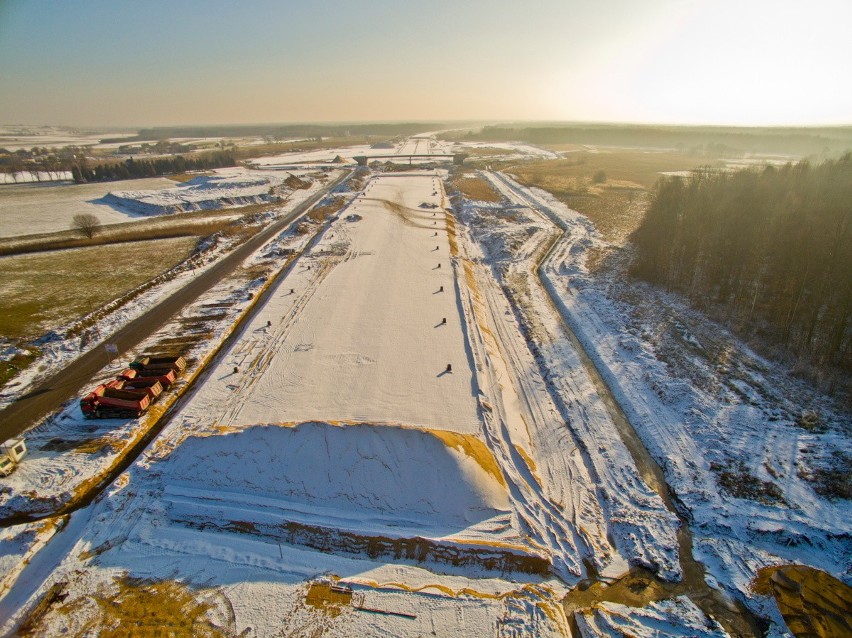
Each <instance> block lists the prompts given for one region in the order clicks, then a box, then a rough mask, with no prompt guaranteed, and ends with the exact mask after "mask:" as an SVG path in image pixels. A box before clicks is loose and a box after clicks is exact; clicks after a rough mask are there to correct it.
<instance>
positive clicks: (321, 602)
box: [305, 583, 352, 618]
mask: <svg viewBox="0 0 852 638" xmlns="http://www.w3.org/2000/svg"><path fill="white" fill-rule="evenodd" d="M305 603H307V604H308V605H310V606H311V607H313V608H314V609H319V610H320V611H322V612H323V613H325V614H328V615H329V616H331V617H332V618H334V617H336V616H339V615H340V613H341V612H342V611H343V610H344V609H345V608H346V607H348V606H349V605H351V604H352V592H351V591H347V590H345V589H344V588H341V587H338V586H336V585H333V584H332V583H311V584H310V586H309V587H308V593H307V595H306V596H305Z"/></svg>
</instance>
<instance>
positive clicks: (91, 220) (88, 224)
mask: <svg viewBox="0 0 852 638" xmlns="http://www.w3.org/2000/svg"><path fill="white" fill-rule="evenodd" d="M100 229H101V220H99V219H98V218H97V216H96V215H92V214H91V213H84V214H80V215H74V218H73V219H72V220H71V230H79V231H80V232H81V233H83V234H84V235H85V236H86V237H88V238H89V239H91V238H92V237H94V236H95V233H97V232H98V231H99V230H100Z"/></svg>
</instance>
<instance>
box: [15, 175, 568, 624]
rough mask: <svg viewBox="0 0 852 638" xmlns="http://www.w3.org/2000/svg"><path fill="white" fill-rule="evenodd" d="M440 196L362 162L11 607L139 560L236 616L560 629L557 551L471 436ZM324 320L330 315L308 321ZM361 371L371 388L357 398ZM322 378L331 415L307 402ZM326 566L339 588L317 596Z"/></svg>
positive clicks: (431, 178)
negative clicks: (535, 532)
mask: <svg viewBox="0 0 852 638" xmlns="http://www.w3.org/2000/svg"><path fill="white" fill-rule="evenodd" d="M441 203H443V189H442V185H441V183H440V177H439V176H438V175H436V174H423V175H411V174H405V175H402V176H382V177H379V178H376V179H374V180H372V181H371V182H369V183H368V185H367V187H366V188H365V191H364V192H363V193H361V194H359V195H357V196H356V197H355V198H354V199H353V200H352V202H351V204H350V206H349V207H348V208H345V209H344V210H342V211H341V212H340V213H339V215H338V217H337V219H336V220H333V221H332V223H331V224H330V225H328V226H327V227H324V229H323V230H322V232H321V233H320V234H319V235H317V237H316V240H315V241H313V242H312V246H311V248H310V250H309V252H307V253H305V254H304V255H303V256H302V257H301V258H300V259H299V260H298V261H296V262H295V265H294V266H293V268H292V269H291V270H290V271H289V274H288V275H287V276H286V277H285V278H284V279H283V280H282V281H280V282H279V284H278V288H277V290H276V291H275V293H274V294H273V296H272V298H271V299H270V300H269V303H268V304H267V305H266V306H264V307H263V308H262V309H261V311H260V312H259V313H258V315H257V317H256V318H255V320H254V323H253V324H249V325H248V326H246V327H245V328H244V330H243V331H242V334H241V336H240V338H239V339H238V340H237V342H236V343H235V345H234V347H233V348H232V349H231V350H229V351H228V352H226V353H223V354H222V355H221V356H220V357H219V362H220V363H219V365H218V367H213V368H211V369H210V370H209V373H208V374H206V375H205V380H204V382H203V384H202V385H201V387H200V388H199V390H198V391H197V392H196V393H195V394H194V395H193V397H192V399H191V400H190V402H189V403H188V405H187V406H186V407H185V408H184V410H183V411H181V412H180V413H179V414H177V415H176V416H175V418H173V419H172V420H171V422H170V424H169V426H168V427H167V428H166V430H165V431H164V432H163V433H162V434H161V436H160V438H159V440H158V441H157V443H156V444H155V445H154V446H152V447H151V448H150V449H149V451H148V452H147V453H146V455H145V456H144V457H143V458H142V459H140V461H139V462H137V463H136V464H135V465H134V466H133V467H132V468H131V469H130V470H129V471H128V472H127V473H125V474H124V475H123V476H122V477H121V478H120V479H119V480H118V481H117V482H116V483H115V484H114V486H113V487H112V490H111V494H110V495H109V496H108V497H107V498H105V499H103V500H102V501H101V502H100V503H99V504H97V505H96V506H95V507H94V508H89V509H87V510H84V511H81V512H79V513H77V514H75V515H74V517H72V518H73V520H72V523H71V525H70V527H69V529H68V530H67V533H63V535H62V541H61V542H59V541H58V540H57V542H55V543H53V544H51V545H50V546H49V548H48V550H47V551H43V552H40V553H39V554H38V555H37V556H36V558H35V561H34V564H33V566H32V567H31V568H28V569H27V570H25V573H24V574H23V575H22V576H21V577H20V579H19V580H18V585H17V586H16V587H15V588H14V589H13V590H12V591H11V592H10V593H9V594H8V595H7V596H6V597H5V598H3V600H2V601H0V616H4V617H7V618H8V617H9V616H11V615H12V612H13V610H16V609H18V608H20V607H21V606H22V605H23V603H24V602H25V601H26V600H27V599H28V598H29V596H31V595H33V594H34V593H36V592H38V591H45V590H47V589H49V588H51V587H53V586H54V585H56V586H60V587H61V586H62V585H60V583H62V582H65V583H68V582H72V581H73V588H72V589H73V591H72V599H73V601H74V602H72V603H71V604H72V605H74V606H75V607H76V609H77V611H76V612H75V613H74V614H70V615H58V616H57V615H53V616H51V617H50V618H49V620H48V625H46V626H47V627H49V628H50V629H49V631H50V632H52V633H53V632H62V631H64V630H66V629H73V628H75V627H81V626H82V624H85V623H86V622H89V621H91V620H92V619H93V618H96V617H97V615H98V614H99V613H100V612H99V609H100V607H99V606H98V605H95V606H91V601H93V600H102V599H103V598H104V597H105V596H109V595H110V594H109V592H110V591H113V590H114V589H115V588H116V587H119V586H120V583H121V582H122V581H121V579H122V578H123V576H124V575H126V574H130V575H131V576H133V577H135V578H153V579H156V580H163V579H166V580H168V579H175V578H176V579H178V580H180V581H183V582H187V583H194V584H196V585H197V586H200V587H202V588H204V591H207V592H212V593H210V594H209V595H208V594H204V599H205V600H206V601H210V600H215V602H216V604H215V605H214V609H215V610H216V611H217V613H218V612H223V614H222V617H224V618H226V619H227V618H230V620H227V622H225V621H222V620H221V618H220V617H219V616H216V618H218V620H217V623H218V624H217V626H222V622H225V626H227V627H231V628H233V631H234V633H240V632H242V631H244V630H246V629H248V628H251V630H252V635H259V636H271V635H278V634H279V633H280V632H281V631H289V632H294V631H295V632H297V633H298V632H304V631H306V630H307V629H306V628H309V629H310V631H317V630H322V631H323V632H324V633H323V635H328V636H350V635H353V632H354V633H355V634H356V635H363V636H383V635H388V633H390V634H391V635H399V636H418V635H423V634H429V633H430V632H432V631H433V630H434V629H438V635H443V633H444V631H445V630H449V628H453V629H452V633H453V634H454V635H466V636H482V635H512V634H513V633H517V632H520V635H537V636H560V635H562V636H564V635H566V632H567V625H566V619H565V617H564V614H563V613H562V612H561V608H560V604H559V600H560V597H561V592H562V591H563V589H562V585H561V584H559V583H558V581H551V580H546V579H544V578H542V574H546V573H547V572H548V571H549V568H548V563H549V561H548V560H547V558H546V557H547V550H546V549H544V548H543V547H539V545H538V543H537V542H530V540H528V538H527V536H526V534H524V533H523V532H522V530H519V529H518V528H517V519H516V518H515V516H514V513H513V505H512V504H511V500H512V495H511V492H512V490H514V489H515V486H514V485H510V484H507V482H506V480H505V478H504V477H503V474H502V472H501V469H500V467H499V466H498V464H497V463H496V461H495V458H494V456H493V455H492V453H491V451H490V450H489V448H488V447H487V446H486V444H484V443H483V441H482V439H481V438H480V437H479V436H478V435H479V434H480V431H481V430H480V426H479V419H478V403H477V400H476V387H477V386H476V382H475V378H474V368H473V367H472V359H471V356H470V354H469V353H468V352H467V350H466V345H465V343H466V341H465V339H466V333H465V331H464V326H463V324H462V321H463V313H462V311H461V310H460V302H459V296H458V295H459V294H460V293H459V286H463V283H462V282H460V281H458V280H457V279H456V277H457V275H456V274H455V273H456V272H458V271H456V270H455V269H454V268H452V267H451V265H450V255H449V253H450V251H451V247H450V242H449V239H448V237H449V234H448V232H447V230H446V221H445V220H444V211H443V210H442V209H441V208H434V209H433V208H425V207H421V206H420V205H421V204H437V205H439V206H440V204H441ZM433 212H434V216H433ZM436 233H437V234H436ZM436 247H437V248H436ZM439 259H441V260H443V261H441V262H440V263H442V267H441V268H438V267H437V264H438V263H439ZM356 280H357V282H356ZM374 280H375V281H374ZM297 286H298V288H299V289H298V291H296V292H294V293H292V294H290V292H289V290H290V289H291V288H293V289H294V290H295V289H296V287H297ZM441 286H443V287H444V291H443V292H440V287H441ZM353 287H355V288H357V290H358V291H360V294H351V292H350V291H348V290H347V289H348V288H353ZM330 300H334V301H337V302H338V303H336V304H329V301H330ZM205 303H206V304H207V305H210V304H211V303H213V301H212V300H211V299H208V300H206V302H205ZM294 310H297V311H298V312H294ZM433 313H435V314H436V315H437V316H438V318H433V317H432V314H433ZM444 316H446V318H447V323H446V324H444V323H443V321H442V320H443V318H444ZM294 319H295V320H294ZM439 319H440V320H439ZM268 323H272V325H271V326H270V325H268ZM323 323H332V324H333V326H334V329H333V330H332V331H331V332H329V333H325V334H319V335H317V334H314V333H313V332H312V331H313V330H316V329H317V327H321V325H322V324H323ZM314 324H320V326H316V325H314ZM418 330H419V331H420V334H419V335H418V334H417V331H418ZM332 333H333V334H332ZM409 340H412V341H413V342H414V345H413V346H412V345H411V344H408V343H407V342H408V341H409ZM308 346H312V347H308ZM415 350H416V352H415ZM299 355H307V356H308V357H311V359H310V360H309V363H303V362H300V361H299V360H298V359H294V358H293V357H298V356H299ZM450 360H451V361H452V363H453V370H452V372H451V373H446V371H445V368H446V363H447V362H449V361H450ZM312 367H319V368H320V369H321V371H322V370H324V372H325V376H322V375H317V376H313V377H311V378H310V379H309V381H308V382H309V383H310V384H311V386H312V387H311V390H312V391H313V393H312V392H306V391H300V390H299V388H298V385H293V384H291V381H292V379H293V377H294V376H295V375H294V373H296V372H303V371H305V372H307V371H310V368H312ZM234 368H236V369H237V370H236V371H235V370H234ZM261 373H262V374H261ZM364 377H366V378H367V379H368V380H372V383H373V384H374V385H375V386H377V387H375V388H373V389H370V388H369V387H367V388H362V390H363V391H364V392H367V393H368V394H369V393H370V392H373V394H372V397H371V400H370V401H361V402H358V400H359V397H358V395H357V394H356V393H355V392H353V391H352V389H351V386H357V385H358V384H359V383H360V382H361V381H360V380H361V379H362V378H364ZM242 394H245V396H244V397H241V396H240V395H242ZM312 394H315V395H318V396H320V397H321V400H322V401H323V402H325V403H326V405H327V410H326V411H327V413H328V414H329V415H330V416H331V417H336V418H330V417H329V418H326V419H325V420H322V421H320V420H309V417H308V416H306V415H308V414H309V413H310V411H311V410H318V409H319V407H320V405H319V403H318V401H317V400H316V398H315V396H312ZM231 396H233V397H239V398H240V399H247V400H245V401H242V402H240V401H236V402H234V401H230V400H229V397H231ZM349 402H355V404H354V405H353V406H350V405H348V403H349ZM418 402H419V403H422V407H421V409H420V410H415V409H414V408H413V407H412V406H413V405H414V404H415V403H418ZM241 403H242V404H241ZM359 413H360V414H359ZM424 415H425V416H424ZM352 417H358V421H359V423H353V422H350V421H349V419H351V418H352ZM288 418H292V419H294V420H295V419H301V420H303V421H305V420H307V422H301V423H292V422H290V423H282V421H285V420H286V419H288ZM367 420H369V421H371V422H370V423H367V422H364V421H367ZM414 425H419V427H414ZM24 532H25V531H24ZM24 532H22V533H24ZM317 550H321V551H317ZM16 551H18V552H20V551H21V550H20V549H18V550H16ZM329 551H332V552H333V554H329V553H327V552H329ZM57 561H59V562H61V565H60V566H59V567H58V568H55V569H53V568H51V569H49V570H47V571H42V568H41V566H42V565H47V564H49V563H51V562H57ZM36 574H38V575H40V576H38V577H36V576H35V575H36ZM506 574H512V577H511V578H506V577H505V575H506ZM328 579H331V581H330V582H336V581H337V580H338V579H341V582H340V583H339V585H342V586H344V587H345V590H344V594H338V595H339V596H342V597H343V598H344V599H346V602H345V604H334V603H328V602H325V603H322V604H319V605H318V604H317V603H316V600H315V599H316V595H317V594H316V592H317V591H326V592H327V588H328V585H327V583H328V582H329V581H328ZM324 588H325V589H324ZM346 592H349V593H346ZM214 593H215V595H213V594H214ZM86 601H89V602H88V603H87V602H86ZM80 605H82V607H80ZM223 610H224V611H223ZM228 610H230V611H228Z"/></svg>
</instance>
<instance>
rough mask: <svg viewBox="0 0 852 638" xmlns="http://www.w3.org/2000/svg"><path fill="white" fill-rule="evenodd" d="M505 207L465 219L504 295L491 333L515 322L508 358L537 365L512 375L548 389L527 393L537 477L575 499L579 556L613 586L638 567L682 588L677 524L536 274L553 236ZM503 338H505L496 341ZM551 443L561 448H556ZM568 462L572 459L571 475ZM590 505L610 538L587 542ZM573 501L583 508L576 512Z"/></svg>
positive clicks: (477, 210) (465, 212)
mask: <svg viewBox="0 0 852 638" xmlns="http://www.w3.org/2000/svg"><path fill="white" fill-rule="evenodd" d="M510 201H514V200H510ZM499 208H501V210H495V207H493V206H492V207H481V206H477V205H465V206H463V209H462V211H461V215H462V218H463V220H464V221H465V222H466V224H468V225H469V226H470V227H471V229H472V233H471V234H472V235H473V236H475V237H476V238H477V241H478V242H479V243H480V245H482V246H483V249H484V251H483V254H482V256H481V257H480V258H479V259H481V260H483V261H484V262H485V263H488V264H490V269H491V273H490V274H491V275H493V277H494V278H496V279H497V281H498V282H499V283H500V286H501V287H502V290H498V291H497V292H496V293H492V294H490V295H489V296H490V297H491V298H492V299H493V300H494V301H493V302H492V303H491V305H494V304H495V303H496V304H497V306H503V308H501V309H499V310H497V312H494V311H492V314H493V315H494V317H495V318H494V324H495V325H496V326H498V328H500V327H501V324H502V323H504V322H506V319H505V316H506V315H507V314H514V316H515V319H516V320H517V322H518V324H519V325H520V327H521V329H522V330H523V335H521V334H518V335H517V336H516V337H515V338H514V339H512V338H510V337H509V336H508V335H505V336H503V338H502V342H503V343H502V346H501V349H502V350H505V351H508V352H512V351H513V350H515V351H517V348H512V347H510V344H509V342H513V341H515V340H517V341H519V342H520V343H522V344H523V345H522V346H521V347H522V348H523V350H527V349H529V350H530V351H531V354H532V356H530V353H529V352H528V353H527V355H526V356H525V357H523V359H527V358H528V359H529V361H526V360H523V361H521V360H519V361H518V362H516V363H515V364H514V365H513V368H516V369H517V370H525V371H527V372H526V375H527V376H531V381H532V386H531V387H536V386H537V387H539V388H546V390H545V392H544V394H545V395H546V398H545V397H539V398H536V397H535V396H534V394H535V392H530V391H525V392H522V396H523V399H524V402H525V403H527V404H529V405H535V404H540V406H541V407H540V408H538V409H537V410H535V411H536V412H538V416H530V417H529V418H528V420H527V423H528V427H530V428H534V429H535V430H536V431H535V432H531V435H532V436H531V437H530V440H531V443H532V446H533V457H534V458H535V460H536V462H537V463H541V464H542V466H543V467H541V468H540V469H539V472H540V473H542V474H544V475H547V476H548V477H549V481H548V482H549V483H550V485H549V490H554V491H555V492H556V493H561V494H562V495H563V497H562V498H563V499H564V498H565V496H567V495H568V494H572V497H571V499H570V500H569V501H568V503H566V504H565V515H566V516H570V517H572V518H575V519H576V520H574V525H576V526H578V532H579V537H581V538H585V539H586V542H588V543H589V545H588V546H585V545H584V544H582V543H581V544H580V546H579V547H578V549H579V548H582V549H581V553H582V554H586V557H587V558H588V559H589V561H591V564H593V565H594V566H595V568H596V570H597V571H598V572H599V573H601V574H602V575H606V576H610V577H614V576H617V575H620V574H622V573H623V572H624V571H626V569H627V565H628V564H632V565H641V566H645V567H648V568H650V569H652V570H654V571H656V572H658V573H659V574H660V575H661V576H662V577H663V578H666V579H668V580H677V579H678V578H679V576H680V564H679V559H678V542H677V538H676V532H677V528H678V521H677V518H676V517H675V516H674V515H672V514H671V513H670V512H669V511H668V510H667V509H666V507H665V505H664V503H663V502H662V500H661V499H660V497H659V496H658V495H657V494H656V493H655V492H654V491H653V490H652V489H650V488H649V487H648V486H647V485H646V483H645V482H644V481H643V479H642V477H641V476H640V473H639V471H638V470H637V468H636V466H635V464H634V463H633V460H632V458H631V456H630V453H629V452H628V450H627V448H626V447H625V446H624V444H623V442H622V441H621V439H620V437H619V434H618V430H617V428H616V426H615V424H614V423H613V422H612V420H611V419H610V417H609V414H608V412H607V410H606V407H605V405H604V404H603V402H602V400H601V398H600V397H599V396H598V394H597V392H596V390H595V388H594V385H593V384H592V382H591V380H590V379H589V377H588V375H587V374H586V373H585V370H584V368H583V366H582V364H581V363H580V361H579V359H578V356H577V354H576V353H575V352H574V351H573V350H572V348H571V346H570V344H569V343H568V342H566V340H565V338H564V335H563V332H562V330H563V329H562V326H561V320H560V318H559V316H558V315H557V314H556V313H555V312H554V311H553V309H552V307H551V305H550V303H549V301H548V299H547V296H546V294H545V292H544V291H543V290H542V289H541V287H540V286H539V285H538V284H537V282H536V280H535V277H534V275H533V270H534V264H535V259H536V258H537V255H538V254H539V253H540V251H541V249H542V247H543V245H544V242H545V241H546V240H547V238H548V237H549V234H547V233H543V232H541V231H543V230H544V229H545V228H546V227H547V226H549V224H547V222H544V223H542V222H541V221H538V222H536V221H533V220H535V219H537V215H536V214H535V213H533V212H532V211H531V210H530V209H528V208H525V207H524V206H523V204H521V203H519V202H516V203H515V205H514V206H509V207H506V206H504V207H499ZM486 288H488V286H486ZM504 295H505V297H504ZM498 297H503V301H502V303H497V301H496V300H497V299H498ZM507 299H508V302H507ZM504 332H505V329H498V334H500V333H504ZM501 336H502V335H501ZM551 401H552V403H551ZM547 405H550V407H547ZM554 437H555V440H556V441H558V444H556V443H551V441H553V440H554ZM566 456H567V457H568V458H569V459H572V461H571V463H569V464H568V467H566V464H565V460H564V457H566ZM560 459H563V460H560ZM572 466H574V467H572ZM578 485H589V486H591V487H592V491H591V492H590V493H589V494H584V492H583V491H582V490H580V489H579V487H578ZM589 499H592V500H593V501H597V503H596V504H595V505H596V506H597V508H601V509H602V510H603V511H604V512H605V521H606V523H605V526H606V533H605V534H604V536H603V537H602V538H599V539H596V538H595V535H594V534H591V533H590V532H591V531H592V530H593V529H595V526H589V525H588V524H587V523H584V522H583V520H582V517H583V516H584V514H583V513H584V511H585V513H586V514H587V513H588V511H589V510H588V507H589V506H588V505H581V504H582V503H583V502H584V501H585V502H586V503H588V502H589ZM571 501H574V502H575V503H576V504H574V505H570V506H569V503H570V502H571ZM575 508H576V509H575ZM572 509H574V510H575V511H574V512H573V513H572ZM569 520H570V519H569ZM554 551H555V552H558V551H559V550H557V549H555V550H554ZM575 560H576V557H575Z"/></svg>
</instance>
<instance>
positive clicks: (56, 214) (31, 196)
mask: <svg viewBox="0 0 852 638" xmlns="http://www.w3.org/2000/svg"><path fill="white" fill-rule="evenodd" d="M122 184H123V185H124V186H125V187H129V188H133V189H140V190H141V189H146V190H153V189H162V188H171V187H173V186H174V185H175V183H174V182H173V181H172V180H170V179H166V178H164V177H151V178H146V179H135V180H128V181H125V182H122ZM115 187H116V185H115V183H114V182H112V183H110V182H106V183H97V184H22V185H20V186H13V185H8V186H3V187H2V188H0V237H16V236H19V235H33V234H37V233H52V232H58V231H63V230H68V229H69V228H71V220H72V219H73V218H74V215H79V214H93V215H96V216H97V217H98V219H100V220H101V223H103V224H114V223H118V222H124V221H127V220H128V216H127V214H126V213H122V212H119V211H117V210H114V209H112V208H110V207H108V206H102V205H99V204H97V203H95V202H96V201H97V200H100V199H101V198H102V197H104V196H105V195H106V194H107V193H109V192H110V191H111V190H113V189H115Z"/></svg>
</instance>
